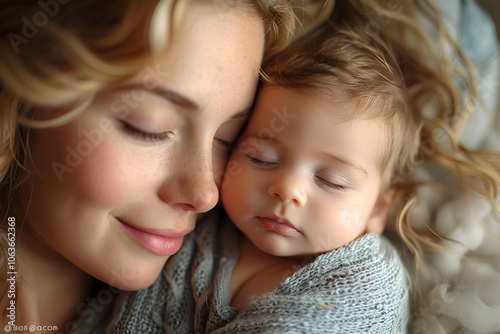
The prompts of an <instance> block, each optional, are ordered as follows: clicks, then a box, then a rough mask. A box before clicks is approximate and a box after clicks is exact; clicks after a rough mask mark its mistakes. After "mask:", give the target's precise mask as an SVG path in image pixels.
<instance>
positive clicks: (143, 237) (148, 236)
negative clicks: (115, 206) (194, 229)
mask: <svg viewBox="0 0 500 334" xmlns="http://www.w3.org/2000/svg"><path fill="white" fill-rule="evenodd" d="M118 221H119V222H120V223H121V225H122V226H123V228H124V229H125V231H126V232H127V233H128V234H129V235H130V236H131V237H132V238H133V239H134V240H135V241H137V243H138V244H139V245H141V246H142V247H143V248H145V249H147V250H148V251H150V252H151V253H154V254H157V255H162V256H166V255H172V254H175V253H177V252H178V251H179V249H181V246H182V242H183V241H184V236H185V235H186V234H188V233H189V231H186V232H173V231H161V230H154V231H153V230H142V229H138V228H136V227H134V226H131V225H129V224H127V223H125V222H123V221H122V220H121V219H118Z"/></svg>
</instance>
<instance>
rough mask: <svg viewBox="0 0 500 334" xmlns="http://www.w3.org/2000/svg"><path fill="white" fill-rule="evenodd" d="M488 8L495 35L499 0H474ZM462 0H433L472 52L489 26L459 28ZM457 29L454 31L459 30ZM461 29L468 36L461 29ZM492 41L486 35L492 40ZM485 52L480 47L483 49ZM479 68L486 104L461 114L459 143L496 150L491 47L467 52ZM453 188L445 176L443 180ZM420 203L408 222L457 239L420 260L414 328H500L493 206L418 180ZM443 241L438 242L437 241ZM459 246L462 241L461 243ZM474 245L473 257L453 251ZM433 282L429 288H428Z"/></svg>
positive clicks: (428, 173) (498, 107)
mask: <svg viewBox="0 0 500 334" xmlns="http://www.w3.org/2000/svg"><path fill="white" fill-rule="evenodd" d="M476 1H477V3H478V4H479V5H480V6H481V7H482V8H484V9H485V10H486V11H487V12H489V14H490V16H491V17H492V18H493V20H494V22H495V24H496V32H497V36H498V35H500V34H499V33H498V32H499V31H500V29H499V27H500V0H476ZM467 2H468V1H467V0H437V3H438V5H439V7H440V8H441V9H442V12H443V14H444V15H445V16H446V23H447V25H449V29H450V31H452V32H453V33H454V34H456V37H457V39H458V40H459V41H460V40H461V39H465V38H468V39H469V42H470V46H471V47H472V49H473V50H472V53H474V52H475V51H479V50H487V49H488V48H489V47H490V46H493V45H494V43H493V42H494V38H495V36H494V35H495V25H493V24H492V22H491V21H488V20H487V19H485V20H483V19H481V20H478V21H479V23H478V22H476V23H474V24H472V25H469V26H467V30H465V33H464V30H463V29H464V25H463V22H461V20H462V19H463V12H462V11H463V7H462V4H464V3H467ZM461 29H462V30H461ZM464 35H468V37H467V36H464ZM492 41H493V42H492ZM486 53H487V52H486ZM472 60H473V62H475V63H476V64H477V65H478V68H479V71H480V90H481V95H482V96H483V99H484V101H485V102H486V105H487V107H488V110H483V111H482V112H479V113H476V114H474V115H472V117H470V118H469V120H468V122H467V125H466V127H465V130H464V133H463V135H462V136H461V138H460V141H461V143H462V144H463V145H464V146H466V147H469V148H473V149H479V148H493V149H496V150H500V130H499V129H500V104H499V103H498V102H499V92H500V79H499V78H500V56H499V52H498V49H497V50H496V52H494V53H493V54H491V55H489V56H488V57H485V58H484V59H476V60H474V59H472ZM419 175H420V177H421V178H423V179H427V180H432V179H436V178H440V177H445V178H446V177H447V176H443V175H440V174H439V171H434V170H428V169H426V168H425V167H422V168H421V170H419ZM450 187H451V188H452V187H453V182H450ZM419 198H420V204H421V205H419V206H420V208H421V209H420V210H419V211H418V212H417V213H418V214H415V215H414V216H412V218H415V227H416V228H418V225H419V224H425V223H426V222H429V221H430V222H431V224H432V225H433V227H434V228H435V229H436V230H437V231H438V232H439V233H441V234H442V235H445V236H448V237H450V238H452V239H454V240H458V241H459V242H461V243H462V244H463V245H457V244H456V243H451V242H448V246H449V248H450V249H452V250H453V252H451V253H450V254H440V255H435V256H432V257H431V258H429V259H426V262H425V268H424V270H425V272H426V273H427V278H426V279H427V281H426V282H423V284H424V285H425V284H427V285H428V287H429V298H428V300H427V304H426V306H427V309H428V312H427V313H426V315H425V316H424V317H423V318H422V319H420V320H419V321H418V322H419V323H418V324H417V327H418V328H419V329H418V330H417V332H421V333H440V334H444V333H500V213H499V212H498V211H497V210H496V209H494V208H492V206H491V205H490V204H489V203H488V202H486V201H485V200H484V199H482V198H480V197H479V196H477V195H474V194H472V193H470V194H469V195H468V200H466V198H465V195H464V194H463V192H462V191H461V190H460V189H456V191H452V192H451V193H448V194H442V193H439V192H437V191H436V190H435V188H432V189H431V188H430V187H429V188H428V189H426V188H425V187H424V188H422V189H421V191H420V192H419ZM443 243H446V241H443ZM464 245H465V246H466V247H464ZM471 252H475V253H478V254H481V255H483V256H484V257H483V258H482V260H480V261H471V260H467V259H465V258H464V257H461V255H467V253H469V254H470V253H471ZM436 285H437V288H436V289H432V287H435V286H436Z"/></svg>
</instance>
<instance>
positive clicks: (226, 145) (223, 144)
mask: <svg viewBox="0 0 500 334" xmlns="http://www.w3.org/2000/svg"><path fill="white" fill-rule="evenodd" d="M214 144H215V146H216V147H219V148H221V149H224V150H232V149H233V148H234V143H233V141H228V140H225V139H222V138H214Z"/></svg>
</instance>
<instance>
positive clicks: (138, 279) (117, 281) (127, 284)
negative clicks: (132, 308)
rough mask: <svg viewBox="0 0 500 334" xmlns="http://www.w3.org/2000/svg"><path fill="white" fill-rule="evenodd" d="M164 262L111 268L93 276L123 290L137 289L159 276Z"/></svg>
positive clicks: (149, 284) (147, 285) (143, 287)
mask: <svg viewBox="0 0 500 334" xmlns="http://www.w3.org/2000/svg"><path fill="white" fill-rule="evenodd" d="M164 265H165V263H163V264H161V265H157V266H150V267H147V268H145V267H142V268H137V267H135V268H133V269H130V268H122V269H111V270H110V271H108V272H107V273H105V275H104V276H101V277H100V276H97V275H96V276H94V277H96V278H98V279H100V280H101V281H103V282H104V283H106V284H109V285H111V286H113V287H115V288H117V289H120V290H125V291H137V290H142V289H146V288H148V287H149V286H151V285H152V284H153V283H154V282H155V281H156V279H158V277H159V276H160V272H161V270H162V269H163V266H164Z"/></svg>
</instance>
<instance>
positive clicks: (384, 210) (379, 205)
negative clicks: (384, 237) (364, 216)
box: [365, 189, 395, 234]
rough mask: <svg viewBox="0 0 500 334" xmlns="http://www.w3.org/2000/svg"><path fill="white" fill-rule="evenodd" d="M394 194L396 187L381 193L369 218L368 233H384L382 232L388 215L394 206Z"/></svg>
mask: <svg viewBox="0 0 500 334" xmlns="http://www.w3.org/2000/svg"><path fill="white" fill-rule="evenodd" d="M394 196H395V191H394V189H389V190H388V191H386V192H385V193H383V194H380V196H379V197H378V199H377V202H376V203H375V206H374V207H373V211H372V213H371V215H370V217H369V218H368V222H367V224H366V231H365V232H366V233H376V234H382V232H384V228H385V224H386V222H387V216H388V215H389V212H390V210H391V208H392V203H393V200H394Z"/></svg>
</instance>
